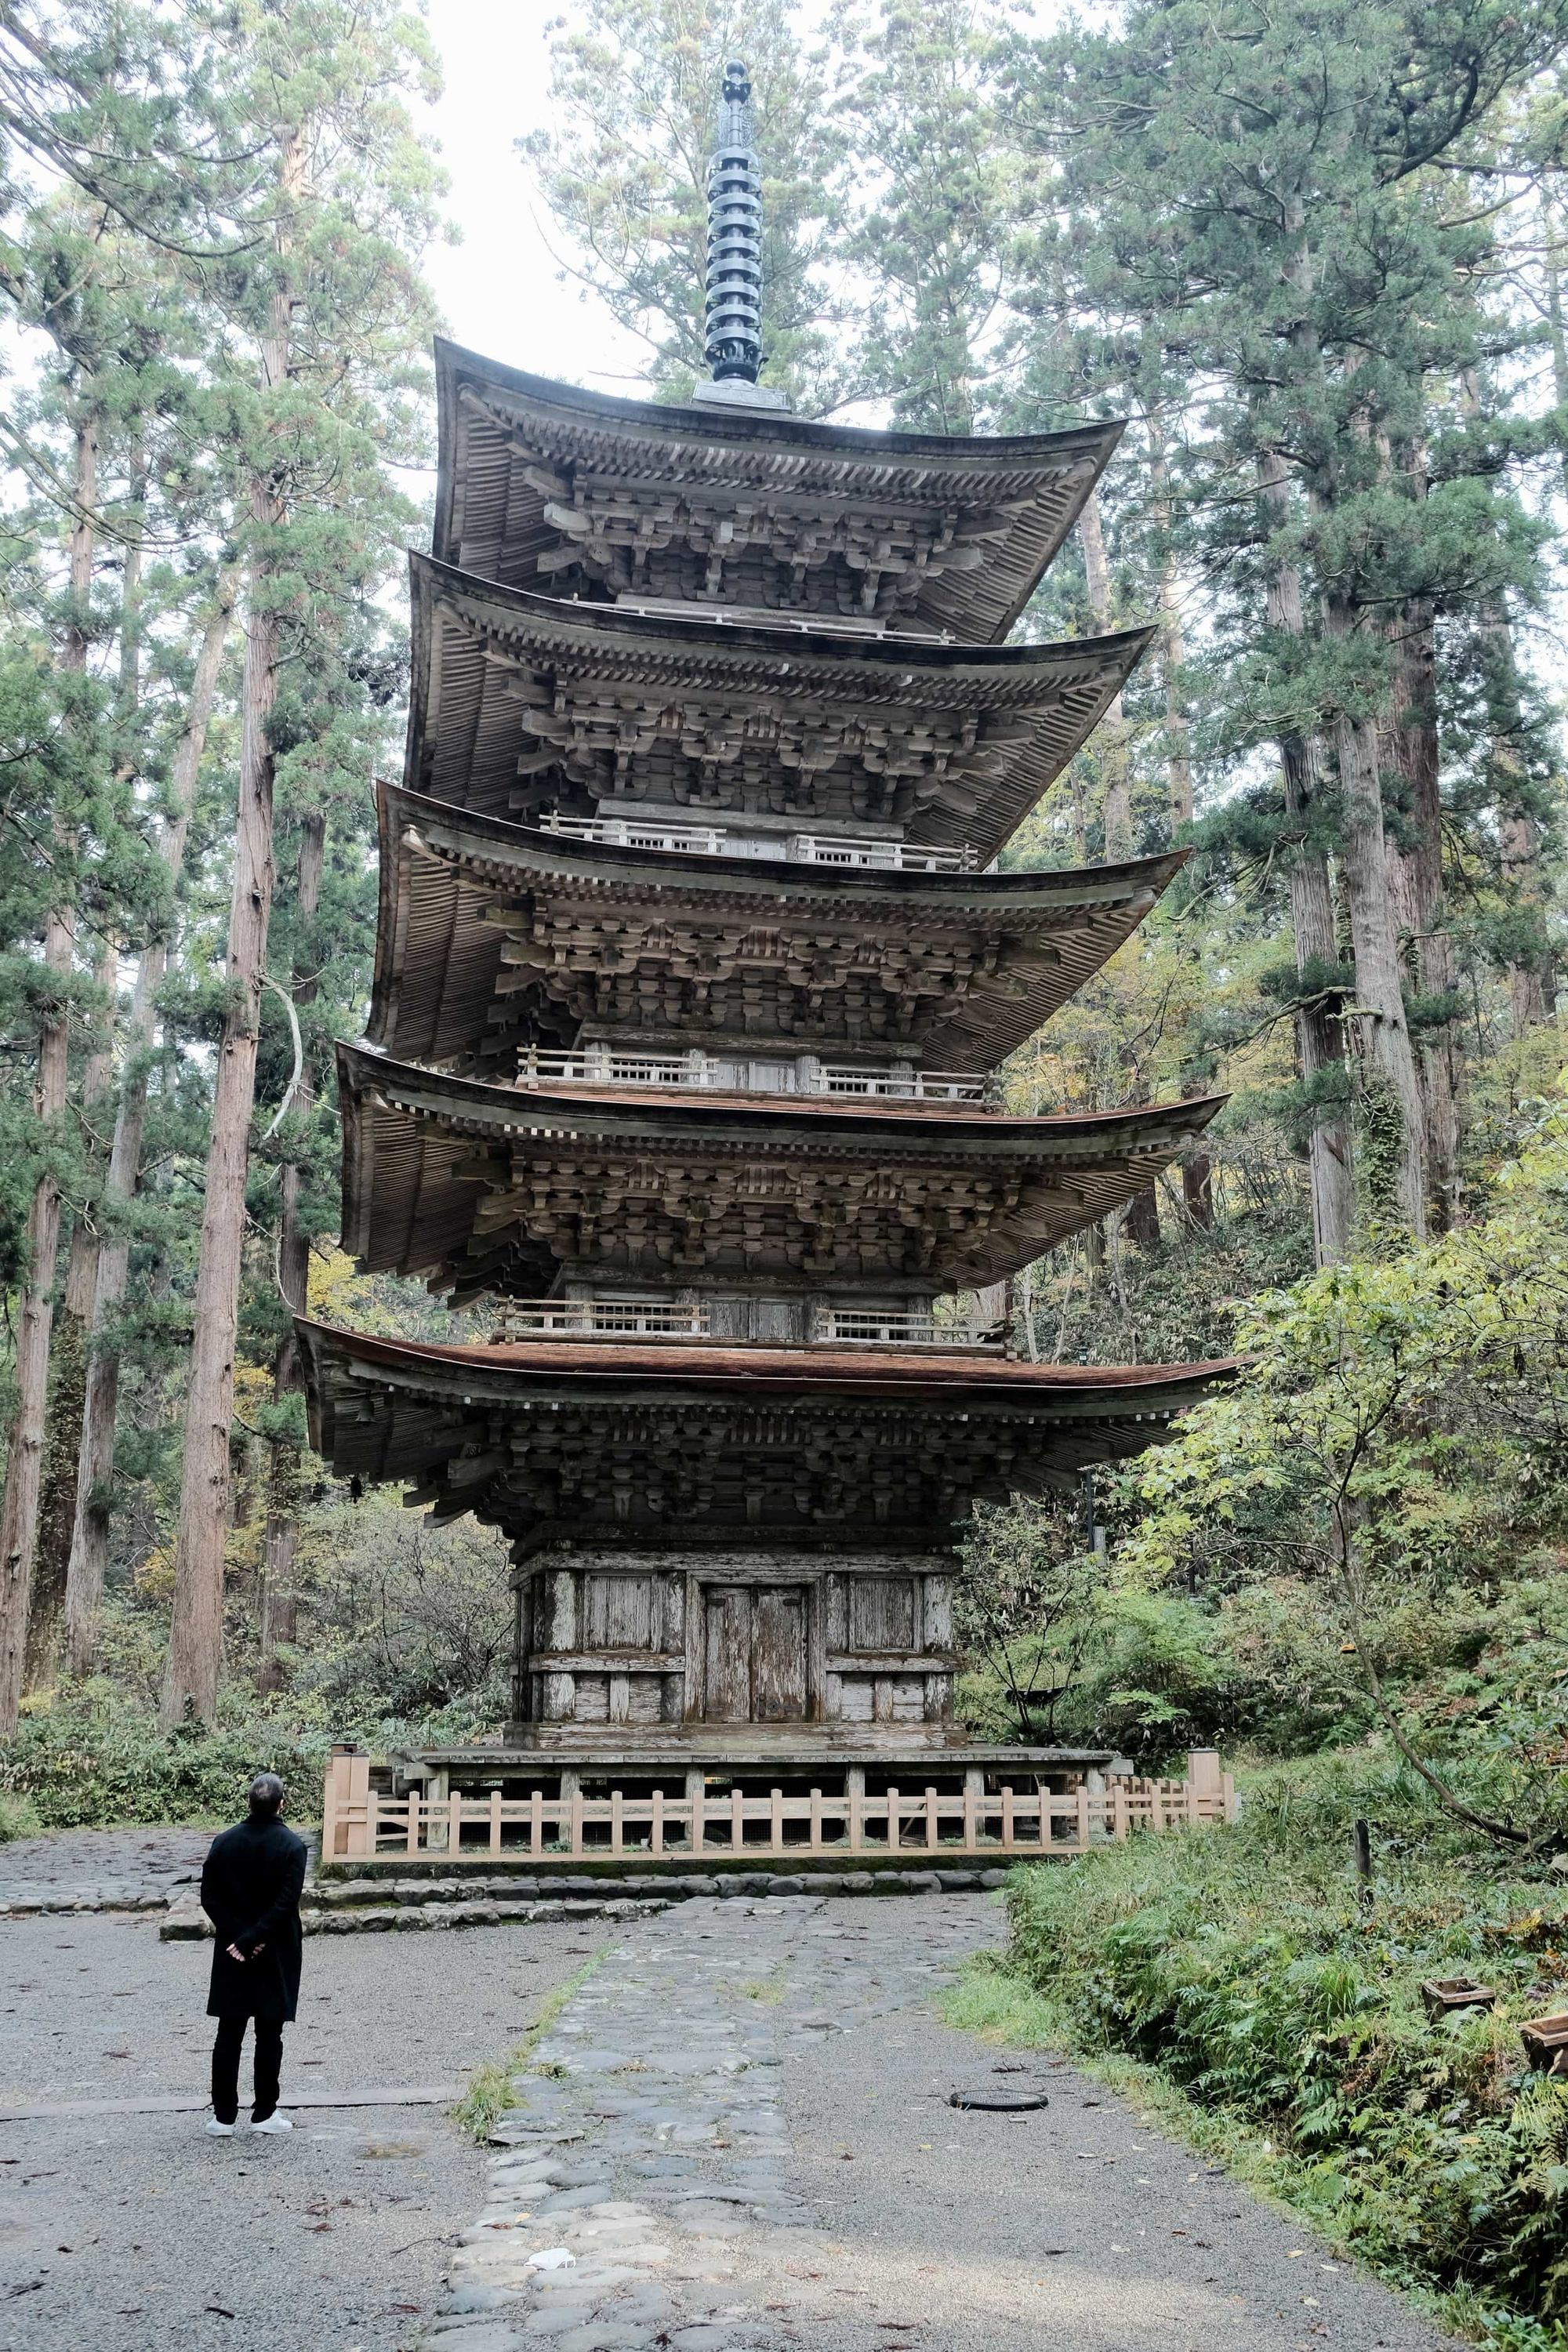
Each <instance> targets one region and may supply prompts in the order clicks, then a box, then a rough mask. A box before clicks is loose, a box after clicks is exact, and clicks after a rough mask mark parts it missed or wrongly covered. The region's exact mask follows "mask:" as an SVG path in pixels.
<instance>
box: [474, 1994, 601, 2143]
mask: <svg viewBox="0 0 1568 2352" xmlns="http://www.w3.org/2000/svg"><path fill="white" fill-rule="evenodd" d="M602 1958H604V1952H603V1950H602V1949H601V1950H600V1951H597V1952H595V1955H594V1957H593V1958H592V1959H591V1960H585V1961H584V1964H583V1966H582V1967H581V1968H580V1969H574V1971H573V1973H572V1975H571V1976H569V1977H567V1978H565V1979H563V1981H562V1982H561V1983H560V1984H558V1985H555V1986H553V1987H552V1990H550V1991H549V1992H547V1993H546V1994H545V1996H544V1998H543V2000H542V2001H541V2002H540V2004H539V2007H538V2009H537V2010H536V2011H534V2014H533V2021H532V2022H531V2025H530V2026H529V2029H528V2031H527V2032H526V2033H525V2034H524V2035H523V2037H522V2040H521V2042H517V2043H516V2044H515V2045H514V2047H513V2048H512V2049H510V2050H509V2051H508V2053H507V2054H506V2056H505V2057H504V2058H494V2059H491V2060H490V2061H489V2063H488V2064H486V2065H483V2066H480V2067H479V2068H478V2069H477V2070H476V2071H475V2073H474V2074H473V2076H472V2077H471V2079H470V2081H469V2084H468V2089H467V2090H466V2091H465V2092H464V2093H463V2095H462V2097H461V2098H460V2099H459V2100H458V2104H457V2105H456V2106H455V2107H454V2108H453V2109H452V2115H453V2116H454V2118H455V2119H456V2121H457V2122H458V2124H459V2125H460V2126H462V2128H463V2130H464V2131H466V2132H467V2133H468V2136H469V2137H470V2138H472V2139H477V2140H478V2141H479V2145H480V2147H484V2146H485V2145H486V2144H487V2143H488V2141H489V2137H490V2134H491V2133H492V2132H493V2131H494V2129H495V2127H496V2126H497V2124H498V2123H499V2122H500V2118H501V2117H502V2116H503V2115H505V2114H506V2112H507V2110H508V2108H509V2107H515V2106H517V2105H520V2097H519V2093H518V2089H517V2077H518V2076H519V2075H520V2074H526V2073H527V2071H528V2066H529V2062H530V2061H531V2058H532V2056H533V2053H534V2051H535V2050H536V2049H537V2048H538V2046H539V2043H540V2041H541V2039H542V2036H543V2035H544V2034H546V2033H547V2032H549V2030H550V2028H551V2027H552V2025H553V2024H554V2022H555V2021H556V2019H557V2018H558V2017H559V2016H560V2014H561V2012H562V2011H563V2009H564V2008H565V2006H566V2004H567V2002H568V2001H569V2000H571V1998H572V1996H573V1994H574V1992H578V1991H580V1990H582V1988H583V1986H584V1985H585V1984H586V1983H587V1981H588V1979H589V1978H590V1977H591V1976H592V1975H593V1973H594V1970H595V1969H596V1968H597V1967H598V1965H599V1962H600V1960H601V1959H602ZM549 2071H550V2072H552V2073H559V2072H560V2071H561V2070H560V2069H559V2068H551V2069H550V2070H549Z"/></svg>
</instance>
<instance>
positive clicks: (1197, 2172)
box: [429, 1895, 1447, 2352]
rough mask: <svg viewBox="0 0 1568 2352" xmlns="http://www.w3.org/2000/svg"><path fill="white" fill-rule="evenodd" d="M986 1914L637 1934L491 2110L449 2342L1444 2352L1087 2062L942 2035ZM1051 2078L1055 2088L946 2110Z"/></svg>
mask: <svg viewBox="0 0 1568 2352" xmlns="http://www.w3.org/2000/svg"><path fill="white" fill-rule="evenodd" d="M999 1924H1000V1923H999V1920H998V1917H997V1913H996V1910H995V1907H994V1905H992V1904H990V1903H988V1902H986V1901H985V1899H984V1898H983V1897H974V1896H963V1895H956V1896H940V1895H939V1896H924V1897H919V1898H915V1899H912V1900H911V1899H902V1900H900V1899H891V1898H883V1899H879V1900H870V1901H865V1900H862V1901H846V1900H837V1901H826V1902H825V1901H822V1900H819V1899H816V1898H813V1897H802V1898H795V1899H790V1898H785V1899H783V1900H772V1901H763V1902H757V1903H746V1902H738V1901H734V1900H730V1901H725V1902H710V1901H696V1902H691V1903H688V1904H685V1905H683V1906H680V1907H679V1909H677V1910H673V1911H670V1912H668V1913H666V1914H664V1915H662V1916H660V1917H659V1918H658V1919H657V1920H652V1921H649V1922H647V1924H646V1925H645V1926H642V1927H638V1928H637V1929H636V1930H634V1931H632V1932H631V1933H629V1934H627V1935H625V1936H623V1937H620V1938H619V1939H618V1940H617V1941H616V1944H615V1946H614V1948H612V1950H611V1952H610V1953H609V1955H608V1957H607V1958H606V1959H605V1962H604V1963H603V1964H602V1965H601V1966H600V1968H599V1969H597V1970H596V1971H595V1974H594V1976H593V1977H592V1979H590V1980H589V1981H588V1983H587V1984H586V1985H585V1986H584V1989H583V1990H580V1991H579V1992H578V1993H577V1994H576V1996H575V1997H574V2000H572V2001H571V2003H570V2004H569V2006H568V2007H567V2009H566V2010H565V2011H564V2012H563V2015H562V2017H561V2019H560V2020H559V2021H558V2023H557V2025H556V2027H555V2029H554V2031H553V2032H552V2033H551V2035H550V2036H549V2037H548V2039H547V2040H546V2041H545V2042H542V2044H541V2046H540V2048H539V2049H538V2051H537V2052H536V2053H535V2062H534V2071H533V2072H532V2073H531V2074H530V2075H528V2076H527V2077H525V2078H524V2081H523V2084H522V2104H521V2105H520V2106H519V2108H517V2109H516V2110H515V2111H514V2112H513V2113H512V2114H511V2115H510V2116H509V2118H508V2119H507V2120H506V2121H505V2122H504V2124H503V2125H502V2126H501V2130H500V2137H501V2138H502V2139H503V2140H504V2143H505V2145H504V2147H503V2148H502V2150H501V2152H500V2154H499V2155H498V2156H497V2157H496V2158H495V2160H494V2162H493V2163H492V2165H491V2167H490V2170H489V2196H488V2200H487V2203H486V2205H485V2207H484V2210H483V2211H482V2212H481V2213H480V2214H479V2217H478V2219H477V2220H476V2221H475V2223H474V2225H473V2226H472V2227H471V2228H470V2229H469V2230H468V2231H467V2233H466V2237H465V2242H464V2245H463V2247H462V2249H461V2251H460V2252H459V2253H458V2256H457V2258H456V2262H455V2263H454V2266H453V2270H452V2273H451V2282H450V2287H449V2291H448V2294H447V2299H446V2304H445V2306H444V2309H443V2311H442V2314H441V2316H440V2318H439V2319H438V2321H437V2323H436V2326H435V2330H434V2333H433V2334H432V2336H431V2337H430V2339H429V2340H430V2344H431V2347H432V2352H530V2347H536V2346H537V2347H541V2352H655V2347H658V2352H666V2347H668V2352H783V2347H790V2346H797V2345H803V2344H804V2345H811V2346H816V2347H823V2352H872V2347H877V2352H899V2347H931V2352H937V2347H942V2352H947V2347H952V2352H1229V2347H1235V2352H1320V2347H1332V2352H1371V2347H1389V2352H1395V2348H1396V2352H1436V2347H1438V2346H1439V2344H1440V2343H1442V2342H1443V2341H1446V2340H1447V2339H1444V2338H1441V2337H1439V2336H1437V2335H1436V2334H1435V2333H1434V2332H1433V2331H1432V2330H1430V2329H1429V2328H1428V2327H1426V2326H1424V2325H1422V2324H1421V2323H1420V2322H1418V2321H1417V2320H1416V2319H1415V2318H1414V2317H1413V2316H1411V2315H1409V2314H1408V2313H1407V2312H1406V2311H1405V2309H1404V2308H1403V2307H1402V2306H1401V2305H1399V2304H1398V2302H1397V2301H1396V2300H1395V2299H1394V2296H1392V2295H1391V2294H1387V2293H1386V2292H1384V2290H1383V2289H1382V2288H1381V2287H1379V2286H1377V2285H1376V2284H1373V2283H1372V2282H1371V2281H1369V2280H1367V2279H1364V2278H1363V2277H1362V2276H1361V2275H1360V2274H1359V2273H1356V2272H1354V2271H1352V2270H1351V2269H1349V2268H1347V2267H1345V2266H1344V2265H1342V2264H1339V2263H1334V2262H1333V2261H1332V2260H1331V2256H1330V2254H1329V2252H1328V2251H1327V2249H1325V2248H1323V2247H1322V2246H1321V2245H1319V2244H1318V2243H1317V2242H1315V2241H1314V2240H1313V2239H1312V2238H1311V2237H1310V2235H1308V2234H1307V2233H1306V2232H1304V2231H1302V2230H1301V2229H1300V2227H1299V2226H1298V2225H1297V2224H1295V2223H1292V2222H1289V2221H1281V2220H1280V2219H1279V2218H1278V2217H1277V2216H1275V2215H1274V2214H1273V2213H1271V2212H1270V2211H1268V2210H1267V2209H1266V2208H1265V2207H1263V2206H1261V2205H1259V2204H1258V2202H1257V2201H1256V2200H1253V2199H1251V2198H1250V2197H1248V2196H1247V2194H1246V2192H1245V2191H1243V2190H1240V2189H1237V2187H1236V2186H1235V2185H1234V2184H1233V2183H1232V2182H1231V2181H1229V2180H1228V2179H1226V2178H1225V2176H1224V2174H1223V2173H1222V2172H1220V2171H1219V2170H1218V2168H1213V2167H1205V2166H1204V2165H1202V2164H1200V2163H1199V2162H1198V2161H1197V2160H1196V2159H1194V2158H1193V2157H1192V2156H1191V2155H1190V2154H1189V2153H1188V2152H1187V2151H1186V2150H1185V2149H1184V2148H1182V2147H1178V2146H1176V2145H1174V2144H1173V2143H1172V2142H1170V2141H1168V2140H1166V2139H1164V2138H1163V2137H1161V2136H1160V2135H1159V2134H1158V2133H1157V2132H1155V2131H1153V2130H1152V2129H1150V2128H1148V2127H1146V2126H1142V2124H1141V2122H1140V2121H1139V2119H1138V2117H1137V2116H1135V2115H1134V2114H1133V2113H1132V2112H1131V2110H1129V2109H1128V2108H1127V2107H1125V2106H1124V2105H1122V2104H1121V2102H1119V2101H1117V2100H1115V2099H1113V2098H1111V2097H1110V2095H1109V2094H1106V2093H1104V2092H1101V2091H1100V2090H1097V2089H1096V2087H1095V2086H1094V2085H1093V2084H1090V2083H1089V2081H1088V2080H1087V2079H1085V2078H1083V2077H1081V2076H1079V2075H1078V2074H1075V2073H1074V2072H1073V2071H1072V2070H1071V2069H1070V2068H1068V2067H1067V2066H1065V2065H1063V2064H1060V2063H1054V2062H1051V2061H1048V2060H1046V2061H1042V2060H1040V2059H1038V2058H1037V2057H1031V2058H1029V2059H1027V2060H1010V2059H1008V2058H1007V2057H1006V2056H1005V2054H1004V2053H996V2052H994V2051H991V2050H989V2049H985V2048H983V2047H982V2046H981V2045H979V2044H977V2043H975V2042H972V2041H970V2040H968V2039H967V2038H966V2037H963V2036H961V2035H959V2034H956V2033H952V2032H948V2030H947V2029H945V2028H944V2027H942V2025H941V2024H940V2022H939V2021H937V2019H936V2018H935V2015H934V2013H933V2010H932V2005H931V1996H932V1994H933V1992H934V1990H935V1989H936V1987H937V1985H938V1984H939V1983H940V1982H941V1980H942V1979H943V1978H944V1977H945V1976H947V1975H948V1974H949V1973H950V1972H951V1970H952V1968H953V1967H954V1966H955V1965H956V1964H957V1962H958V1961H959V1960H960V1958H962V1956H963V1954H965V1953H966V1952H968V1951H970V1950H973V1948H976V1947H977V1946H979V1945H982V1944H984V1943H987V1942H991V1941H994V1940H995V1937H996V1934H997V1930H998V1927H999ZM1015 2068H1020V2069H1021V2070H1022V2071H1020V2072H1015V2071H1013V2070H1014V2069H1015ZM1000 2069H1006V2070H1007V2071H1005V2072H1000V2071H997V2070H1000ZM1038 2081H1043V2082H1044V2084H1045V2086H1046V2087H1047V2091H1048V2095H1049V2100H1050V2105H1048V2106H1047V2108H1046V2109H1044V2110H1043V2111H1037V2112H1035V2113H1031V2114H1021V2115H999V2114H985V2113H970V2112H963V2111H956V2110H954V2109H953V2108H952V2106H951V2105H948V2103H947V2099H948V2094H949V2092H950V2091H952V2089H954V2088H957V2087H963V2086H973V2085H976V2084H987V2085H990V2086H991V2087H993V2088H994V2087H995V2086H996V2085H997V2084H1003V2085H1005V2086H1007V2087H1013V2086H1016V2084H1019V2083H1020V2082H1038ZM555 2250H563V2251H564V2252H567V2253H569V2254H570V2255H571V2256H572V2257H573V2259H572V2262H571V2263H570V2264H569V2265H567V2266H564V2267H561V2268H556V2269H546V2270H538V2269H533V2268H531V2261H532V2258H533V2257H535V2256H537V2255H540V2254H542V2253H546V2252H552V2251H555Z"/></svg>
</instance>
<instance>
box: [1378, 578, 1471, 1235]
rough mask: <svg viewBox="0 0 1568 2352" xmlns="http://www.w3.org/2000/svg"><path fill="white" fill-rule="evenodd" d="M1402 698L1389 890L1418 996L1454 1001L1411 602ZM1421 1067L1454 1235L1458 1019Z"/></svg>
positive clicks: (1425, 701) (1422, 643)
mask: <svg viewBox="0 0 1568 2352" xmlns="http://www.w3.org/2000/svg"><path fill="white" fill-rule="evenodd" d="M1395 628H1396V634H1395V636H1394V701H1393V707H1392V709H1391V712H1390V716H1389V721H1388V725H1387V728H1386V730H1385V742H1386V747H1387V758H1388V764H1389V765H1390V766H1391V767H1392V768H1394V770H1395V771H1396V772H1397V773H1398V774H1399V775H1400V776H1401V777H1402V778H1403V779H1404V782H1405V800H1406V803H1407V807H1406V824H1407V828H1408V831H1409V834H1410V835H1411V838H1410V841H1409V843H1408V845H1406V844H1405V843H1404V842H1396V843H1394V845H1393V850H1394V854H1393V857H1392V859H1391V861H1390V866H1389V883H1390V886H1391V887H1392V890H1393V893H1394V909H1395V913H1396V915H1397V918H1398V921H1399V927H1400V930H1401V933H1402V935H1403V936H1404V938H1405V940H1407V942H1408V946H1407V949H1406V969H1407V971H1408V973H1409V976H1410V981H1411V983H1412V987H1413V990H1414V991H1415V992H1416V993H1418V994H1420V995H1423V996H1447V995H1451V994H1452V992H1453V991H1454V989H1455V987H1456V985H1457V982H1458V964H1457V961H1456V959H1455V955H1454V943H1453V940H1451V939H1450V937H1449V935H1448V933H1447V930H1446V929H1445V928H1444V922H1443V808H1442V801H1441V798H1440V795H1439V793H1438V789H1437V758H1438V745H1437V686H1436V649H1435V646H1434V643H1433V628H1432V610H1431V606H1430V604H1428V603H1427V602H1426V599H1425V598H1412V599H1411V600H1410V602H1409V603H1408V604H1406V605H1405V609H1404V612H1403V614H1402V615H1401V617H1400V620H1399V622H1398V623H1397V624H1396V625H1395ZM1417 1067H1418V1070H1419V1073H1420V1078H1421V1092H1422V1097H1423V1100H1424V1101H1425V1104H1426V1182H1427V1193H1428V1202H1427V1206H1428V1213H1429V1217H1430V1222H1431V1224H1432V1228H1433V1230H1434V1231H1435V1232H1437V1233H1447V1230H1448V1229H1449V1227H1450V1226H1451V1225H1452V1224H1453V1223H1454V1221H1455V1218H1456V1216H1457V1214H1458V1159H1459V1120H1460V1105H1461V1101H1462V1095H1463V1086H1464V1060H1463V1056H1462V1055H1461V1053H1460V1051H1459V1046H1458V1035H1457V1030H1456V1024H1455V1023H1453V1022H1452V1021H1447V1022H1444V1023H1442V1024H1440V1025H1438V1026H1436V1027H1433V1028H1430V1029H1428V1030H1426V1032H1425V1034H1424V1036H1423V1041H1422V1044H1421V1045H1420V1047H1419V1049H1418V1055H1417Z"/></svg>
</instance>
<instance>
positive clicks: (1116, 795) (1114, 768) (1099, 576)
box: [1078, 490, 1134, 866]
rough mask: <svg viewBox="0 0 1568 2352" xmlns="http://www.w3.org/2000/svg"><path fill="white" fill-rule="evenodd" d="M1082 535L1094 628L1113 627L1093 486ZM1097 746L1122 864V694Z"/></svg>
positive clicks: (1107, 816)
mask: <svg viewBox="0 0 1568 2352" xmlns="http://www.w3.org/2000/svg"><path fill="white" fill-rule="evenodd" d="M1078 535H1079V539H1080V541H1082V543H1083V569H1084V577H1085V579H1086V580H1087V582H1088V583H1089V607H1090V610H1091V611H1092V612H1093V614H1094V620H1095V626H1096V627H1097V628H1100V629H1109V628H1110V565H1109V564H1108V563H1107V562H1106V558H1105V534H1104V532H1103V531H1102V530H1101V529H1100V499H1099V497H1098V496H1097V494H1096V493H1095V492H1094V491H1092V490H1091V491H1090V492H1089V497H1088V498H1087V499H1086V500H1085V501H1084V506H1083V511H1082V512H1081V513H1080V515H1079V519H1078ZM1094 744H1095V754H1096V756H1097V758H1098V759H1099V761H1100V774H1101V776H1102V777H1103V778H1104V780H1105V788H1104V793H1103V798H1102V807H1103V812H1104V821H1105V857H1106V863H1107V864H1108V865H1110V866H1117V865H1120V864H1121V863H1122V862H1123V861H1124V860H1125V859H1127V858H1129V857H1131V856H1133V854H1134V843H1133V837H1132V756H1131V747H1130V745H1129V742H1128V739H1127V723H1126V720H1125V719H1123V717H1122V713H1121V696H1120V694H1119V695H1117V696H1116V698H1115V699H1114V700H1113V701H1112V703H1111V704H1110V709H1108V710H1107V712H1106V714H1105V717H1104V718H1103V719H1101V720H1100V725H1099V727H1098V729H1097V730H1095V739H1094Z"/></svg>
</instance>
